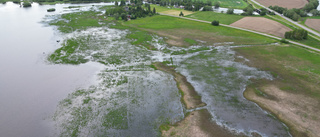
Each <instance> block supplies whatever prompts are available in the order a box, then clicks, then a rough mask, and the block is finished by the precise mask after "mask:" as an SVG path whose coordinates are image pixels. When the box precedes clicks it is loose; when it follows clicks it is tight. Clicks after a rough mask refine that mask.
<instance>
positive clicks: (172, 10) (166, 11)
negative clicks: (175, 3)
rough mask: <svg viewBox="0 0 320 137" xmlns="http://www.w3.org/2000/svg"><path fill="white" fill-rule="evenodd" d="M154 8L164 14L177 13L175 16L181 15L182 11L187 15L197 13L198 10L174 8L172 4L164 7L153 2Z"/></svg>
mask: <svg viewBox="0 0 320 137" xmlns="http://www.w3.org/2000/svg"><path fill="white" fill-rule="evenodd" d="M168 7H171V8H168ZM153 8H156V12H158V13H164V14H169V15H175V16H179V14H180V12H182V13H183V14H184V15H185V16H186V15H190V14H193V13H196V12H192V11H188V10H184V9H179V8H173V7H172V6H167V7H162V6H157V5H154V4H152V5H151V9H153Z"/></svg>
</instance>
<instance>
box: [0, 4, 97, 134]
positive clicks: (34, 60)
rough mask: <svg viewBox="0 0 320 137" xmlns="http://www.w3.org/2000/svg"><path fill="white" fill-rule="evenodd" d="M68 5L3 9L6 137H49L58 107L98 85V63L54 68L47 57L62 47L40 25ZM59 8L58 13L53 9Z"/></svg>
mask: <svg viewBox="0 0 320 137" xmlns="http://www.w3.org/2000/svg"><path fill="white" fill-rule="evenodd" d="M64 6H67V5H55V6H39V5H37V4H33V5H32V8H20V7H19V5H17V4H13V3H12V2H7V3H6V4H0V18H1V23H0V24H1V25H0V41H1V44H0V63H1V64H0V104H1V105H0V134H1V136H6V137H21V136H24V137H35V136H48V135H49V134H50V132H51V131H52V128H53V126H52V125H53V122H52V120H51V117H52V114H53V113H54V111H55V109H56V106H57V105H58V102H59V101H60V100H61V99H63V98H64V97H65V96H67V95H68V93H71V92H72V91H73V90H74V89H76V88H79V87H87V86H89V85H92V84H94V83H95V79H96V78H95V77H96V76H95V74H96V73H97V72H98V71H99V70H101V69H102V68H103V66H101V65H100V64H97V63H87V64H84V65H79V66H71V65H50V64H48V63H47V61H46V57H47V54H48V53H51V52H53V51H54V50H55V49H57V48H58V47H59V43H57V42H56V40H57V39H60V38H59V37H60V36H59V35H57V34H55V31H54V30H53V28H52V27H44V25H43V24H41V23H39V22H41V21H42V18H43V17H44V16H45V15H47V14H56V13H59V12H61V11H62V10H63V7H64ZM52 7H55V8H56V9H57V11H56V12H55V13H48V12H47V11H46V10H47V9H48V8H52Z"/></svg>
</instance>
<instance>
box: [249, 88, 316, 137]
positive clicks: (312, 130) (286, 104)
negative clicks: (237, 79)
mask: <svg viewBox="0 0 320 137" xmlns="http://www.w3.org/2000/svg"><path fill="white" fill-rule="evenodd" d="M254 90H255V89H253V88H248V89H247V90H246V91H245V92H244V96H245V97H246V98H247V99H249V100H251V101H254V102H256V103H258V104H259V106H261V107H262V108H264V109H267V110H269V111H270V112H272V113H273V114H275V115H276V116H277V117H278V118H279V119H280V120H282V121H284V122H285V123H286V124H287V125H288V126H289V127H290V128H293V130H294V131H292V132H294V134H295V135H296V136H310V137H319V136H320V117H319V115H315V114H320V112H319V109H318V107H319V103H320V102H319V101H317V100H315V99H312V98H310V97H306V96H304V95H300V94H292V93H288V92H285V91H282V90H280V89H279V88H278V87H277V86H275V85H265V86H263V87H262V89H260V90H261V91H263V92H264V93H265V94H266V96H261V95H260V96H259V95H257V94H256V93H255V92H254ZM268 96H269V97H270V96H271V97H272V98H268Z"/></svg>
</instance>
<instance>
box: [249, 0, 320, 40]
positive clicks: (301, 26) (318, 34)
mask: <svg viewBox="0 0 320 137" xmlns="http://www.w3.org/2000/svg"><path fill="white" fill-rule="evenodd" d="M251 1H252V2H254V3H255V4H257V5H259V6H261V7H263V8H266V9H268V10H269V11H273V12H274V13H275V14H277V15H279V16H280V17H282V18H284V19H285V20H287V21H289V22H291V23H293V24H295V25H297V26H299V27H300V28H303V29H305V30H306V31H308V32H310V33H312V34H314V35H316V36H319V37H320V33H318V32H316V31H314V30H311V29H309V28H307V27H306V26H303V25H301V24H299V23H297V22H295V21H293V20H291V19H289V18H287V17H285V16H283V15H282V14H280V13H278V12H276V11H274V10H272V9H269V8H268V7H266V6H263V5H261V4H260V3H258V2H256V1H255V0H251Z"/></svg>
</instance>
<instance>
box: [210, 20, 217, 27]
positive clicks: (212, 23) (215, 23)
mask: <svg viewBox="0 0 320 137" xmlns="http://www.w3.org/2000/svg"><path fill="white" fill-rule="evenodd" d="M211 25H213V26H219V21H217V20H214V21H212V22H211Z"/></svg>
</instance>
